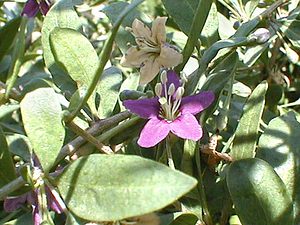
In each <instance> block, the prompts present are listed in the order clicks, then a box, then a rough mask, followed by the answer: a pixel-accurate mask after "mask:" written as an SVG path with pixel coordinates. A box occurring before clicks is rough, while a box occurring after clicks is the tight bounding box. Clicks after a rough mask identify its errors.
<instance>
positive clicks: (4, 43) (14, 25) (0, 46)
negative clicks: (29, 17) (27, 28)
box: [0, 17, 21, 62]
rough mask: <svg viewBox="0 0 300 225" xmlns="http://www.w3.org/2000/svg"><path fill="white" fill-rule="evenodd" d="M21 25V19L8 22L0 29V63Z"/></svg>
mask: <svg viewBox="0 0 300 225" xmlns="http://www.w3.org/2000/svg"><path fill="white" fill-rule="evenodd" d="M20 23H21V17H17V18H15V19H13V20H10V21H9V22H8V23H6V24H5V26H3V27H1V29H0V62H1V60H2V59H3V57H4V55H5V54H6V53H7V51H8V50H9V48H10V47H11V45H12V43H13V41H14V40H15V36H16V34H17V33H18V29H19V26H20Z"/></svg>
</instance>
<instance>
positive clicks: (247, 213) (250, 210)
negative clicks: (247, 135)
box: [226, 158, 293, 225]
mask: <svg viewBox="0 0 300 225" xmlns="http://www.w3.org/2000/svg"><path fill="white" fill-rule="evenodd" d="M226 179H227V186H228V189H229V192H230V196H231V198H232V201H233V204H234V206H235V209H236V212H237V215H238V216H239V218H240V220H241V222H242V224H243V225H253V224H255V225H266V224H268V225H282V224H285V225H292V224H293V207H292V199H291V197H290V195H289V194H288V192H287V189H286V187H285V185H284V183H283V182H282V180H281V179H280V177H279V176H278V175H277V174H276V172H275V171H274V170H273V168H272V167H271V166H270V165H269V164H268V163H266V162H265V161H263V160H261V159H256V158H253V159H243V160H239V161H235V162H234V163H233V164H231V165H230V167H229V170H228V172H227V176H226Z"/></svg>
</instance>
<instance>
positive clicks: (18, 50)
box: [5, 17, 28, 99]
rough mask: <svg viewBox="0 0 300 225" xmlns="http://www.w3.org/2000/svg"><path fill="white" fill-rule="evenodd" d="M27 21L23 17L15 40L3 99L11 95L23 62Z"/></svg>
mask: <svg viewBox="0 0 300 225" xmlns="http://www.w3.org/2000/svg"><path fill="white" fill-rule="evenodd" d="M27 21H28V19H27V18H26V17H23V18H22V20H21V25H20V31H19V33H18V36H17V38H16V40H15V47H14V51H13V61H12V64H11V67H10V68H9V72H8V79H7V82H6V83H7V87H6V93H5V98H6V99H8V98H9V95H10V93H11V90H12V88H13V86H14V85H15V82H16V80H17V78H18V74H19V72H20V68H21V65H22V62H23V58H24V53H25V29H26V26H27Z"/></svg>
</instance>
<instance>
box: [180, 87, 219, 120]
mask: <svg viewBox="0 0 300 225" xmlns="http://www.w3.org/2000/svg"><path fill="white" fill-rule="evenodd" d="M214 99H215V95H214V93H213V92H212V91H203V92H200V93H199V94H196V95H192V96H187V97H183V98H182V101H181V106H180V108H179V111H180V112H181V113H182V114H185V113H190V114H193V115H196V114H197V113H199V112H201V111H202V110H204V109H205V108H207V107H208V106H209V105H210V104H211V103H212V102H213V101H214Z"/></svg>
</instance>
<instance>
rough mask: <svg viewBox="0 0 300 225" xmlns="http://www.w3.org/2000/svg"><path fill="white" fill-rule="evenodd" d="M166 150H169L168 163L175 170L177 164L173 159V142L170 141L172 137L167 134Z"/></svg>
mask: <svg viewBox="0 0 300 225" xmlns="http://www.w3.org/2000/svg"><path fill="white" fill-rule="evenodd" d="M166 152H167V157H168V165H169V167H170V168H171V169H173V170H175V165H174V161H173V156H172V148H171V143H170V137H169V136H167V139H166Z"/></svg>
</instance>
